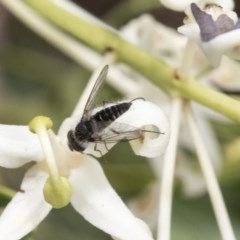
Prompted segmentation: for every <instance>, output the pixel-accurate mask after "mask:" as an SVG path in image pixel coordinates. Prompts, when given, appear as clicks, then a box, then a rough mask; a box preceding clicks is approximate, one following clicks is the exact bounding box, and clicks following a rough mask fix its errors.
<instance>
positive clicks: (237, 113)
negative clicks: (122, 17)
mask: <svg viewBox="0 0 240 240" xmlns="http://www.w3.org/2000/svg"><path fill="white" fill-rule="evenodd" d="M0 1H6V0H0ZM59 1H61V0H59ZM24 2H26V3H27V4H29V6H31V7H32V8H33V9H35V11H37V12H38V13H39V14H41V15H42V16H43V17H45V18H47V19H48V20H49V21H51V22H52V23H54V24H56V25H57V26H59V27H60V28H61V29H63V30H65V31H67V32H68V33H70V34H72V35H74V36H75V37H77V38H79V39H81V40H82V41H83V42H85V43H86V44H87V45H89V46H90V47H91V48H93V49H95V50H97V51H98V52H100V53H103V52H104V50H105V49H109V48H111V49H113V50H114V51H115V53H116V55H117V57H118V60H119V61H122V62H124V63H126V64H128V65H129V66H131V67H133V68H135V69H136V70H138V71H139V72H140V73H142V74H143V75H144V76H146V77H147V78H149V79H150V80H151V81H152V82H153V83H155V84H156V85H158V86H159V87H161V88H162V89H163V90H166V91H174V92H175V93H177V94H178V95H181V96H183V97H185V98H188V99H192V100H194V101H197V102H199V103H201V104H203V105H205V106H207V107H209V108H212V109H213V110H215V111H217V112H219V113H222V114H224V115H225V116H227V117H229V118H230V119H232V120H234V121H236V122H238V123H240V104H239V102H238V101H237V100H235V99H233V98H230V97H227V96H226V95H224V94H222V93H219V92H217V91H214V90H212V89H210V88H209V87H207V86H204V85H202V84H200V83H198V82H197V81H195V80H193V79H191V78H189V77H184V78H181V79H177V78H176V70H175V69H173V68H171V67H169V66H167V65H166V64H165V63H164V62H162V61H161V60H159V59H158V58H157V57H154V56H152V55H151V54H149V53H147V52H145V51H144V50H142V49H140V48H138V47H136V46H134V45H132V44H130V43H128V42H126V41H125V40H123V39H122V38H121V37H120V36H119V34H118V33H116V32H114V31H111V30H109V28H105V27H103V26H102V25H100V24H98V23H96V22H93V21H90V22H89V21H87V20H86V19H83V18H82V17H81V16H79V15H76V14H72V13H71V12H69V11H67V10H65V9H63V8H62V7H59V4H58V5H56V4H55V2H54V1H50V0H41V1H38V0H24Z"/></svg>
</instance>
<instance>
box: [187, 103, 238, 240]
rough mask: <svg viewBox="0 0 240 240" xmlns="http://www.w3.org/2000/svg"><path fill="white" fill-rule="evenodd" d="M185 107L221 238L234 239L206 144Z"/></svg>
mask: <svg viewBox="0 0 240 240" xmlns="http://www.w3.org/2000/svg"><path fill="white" fill-rule="evenodd" d="M185 107H186V108H185V114H186V118H187V121H188V125H189V128H190V132H191V135H192V138H193V142H194V145H195V148H196V151H197V155H198V158H199V162H200V165H201V168H202V171H203V175H204V178H205V181H206V185H207V189H208V193H209V196H210V199H211V202H212V206H213V210H214V213H215V216H216V219H217V223H218V226H219V229H220V232H221V235H222V239H224V240H235V239H236V237H235V235H234V232H233V228H232V225H231V222H230V219H229V216H228V213H227V209H226V206H225V203H224V199H223V196H222V193H221V190H220V187H219V185H218V182H217V178H216V175H215V173H214V170H213V166H212V164H211V159H210V157H209V154H208V152H207V150H206V146H205V145H204V140H203V138H202V136H201V134H200V132H199V129H198V127H197V123H196V120H195V118H194V115H193V112H192V110H191V108H190V106H189V105H186V106H185Z"/></svg>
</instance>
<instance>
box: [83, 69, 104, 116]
mask: <svg viewBox="0 0 240 240" xmlns="http://www.w3.org/2000/svg"><path fill="white" fill-rule="evenodd" d="M107 73H108V65H105V66H104V67H103V69H102V70H101V72H100V74H99V75H98V78H97V80H96V82H95V84H94V86H93V89H92V91H91V93H90V95H89V97H88V100H87V103H86V106H85V108H84V114H85V113H87V112H89V111H91V110H92V109H93V108H94V105H95V100H96V98H97V95H98V94H99V92H100V90H101V89H102V87H103V84H104V81H105V79H106V77H107Z"/></svg>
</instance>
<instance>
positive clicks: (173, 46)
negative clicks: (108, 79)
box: [121, 14, 221, 197]
mask: <svg viewBox="0 0 240 240" xmlns="http://www.w3.org/2000/svg"><path fill="white" fill-rule="evenodd" d="M121 34H122V35H123V36H124V37H125V38H126V39H128V40H129V39H130V41H131V42H132V43H134V44H137V45H139V46H141V47H143V48H144V49H146V50H147V51H149V52H151V53H154V55H156V56H157V57H159V58H161V59H163V60H164V61H166V62H167V63H169V64H170V65H172V66H174V67H178V66H179V62H180V61H181V59H182V58H183V52H184V48H185V45H186V39H184V38H183V37H182V36H180V35H179V34H178V33H177V32H176V31H174V30H173V29H171V28H168V27H166V26H164V25H162V24H161V23H158V22H157V21H156V20H154V18H153V17H151V16H149V15H146V14H145V15H143V16H140V17H139V18H137V19H134V20H132V21H131V22H130V23H129V24H127V25H126V26H124V27H123V30H122V32H121ZM206 66H207V62H206V60H205V58H204V57H202V56H201V55H199V54H196V57H195V58H194V62H193V68H192V69H191V73H193V74H197V73H198V72H199V71H201V69H202V68H203V69H204V67H206ZM121 70H122V73H123V74H124V75H125V76H128V77H129V76H130V77H133V78H134V79H135V81H136V79H137V80H138V81H140V83H139V84H138V85H141V86H142V87H141V88H140V90H139V91H138V92H137V93H135V94H136V96H138V95H140V96H143V97H146V98H148V99H150V100H151V101H153V102H155V103H157V104H158V105H159V106H161V107H162V108H163V109H164V110H165V112H166V114H167V115H168V117H169V118H170V116H171V110H172V101H171V99H170V98H169V97H167V96H166V95H165V94H164V93H163V91H161V90H159V89H156V87H155V86H152V85H151V84H149V82H146V81H144V79H143V78H142V76H141V75H138V74H136V73H135V72H134V71H133V70H132V69H129V68H127V67H125V66H124V68H123V66H121ZM133 97H134V96H133ZM193 106H194V109H195V111H194V113H195V114H196V115H197V116H198V123H199V128H200V129H201V132H202V134H203V135H204V136H205V137H206V141H207V143H208V144H207V149H208V152H209V154H210V155H211V160H212V161H213V165H214V167H215V170H216V171H218V170H219V167H220V165H221V158H220V151H219V146H218V142H217V140H216V137H215V135H214V133H213V130H212V128H211V127H210V125H209V123H208V121H207V118H208V117H209V112H206V108H203V107H201V108H200V107H199V105H197V104H193ZM173 128H174V126H173ZM181 129H182V130H181V134H180V141H179V145H180V148H182V149H185V150H188V152H189V151H190V152H191V151H192V152H193V153H194V152H195V150H194V146H193V143H192V141H191V139H190V138H189V135H188V126H187V125H186V124H185V121H182V124H181ZM183 157H185V159H186V158H187V155H186V154H184V152H183V153H182V157H179V156H178V161H180V163H179V165H180V164H181V159H182V158H183ZM160 158H161V157H159V156H158V157H156V158H154V159H151V160H150V161H151V164H152V166H153V169H154V171H156V175H157V176H159V175H160V178H161V174H162V173H161V171H159V169H162V162H163V161H162V159H160ZM188 160H189V159H188ZM188 160H186V161H185V162H184V168H185V171H182V167H177V168H176V173H175V174H176V176H177V177H178V178H180V180H181V183H182V189H183V192H184V193H185V194H186V195H187V196H191V197H197V196H199V195H202V194H203V193H204V192H205V191H206V187H205V188H204V187H203V186H205V183H204V179H203V178H202V176H199V174H196V178H197V179H200V180H199V181H201V182H202V185H201V186H200V184H198V186H199V188H198V187H197V186H196V185H195V184H194V183H195V179H194V178H195V172H196V171H195V172H193V173H192V174H188V175H186V174H185V173H186V172H187V171H193V169H192V166H191V164H189V163H191V162H192V161H188ZM183 172H184V174H182V173H183ZM185 177H186V179H187V180H186V179H185ZM190 177H192V181H188V180H189V178H190Z"/></svg>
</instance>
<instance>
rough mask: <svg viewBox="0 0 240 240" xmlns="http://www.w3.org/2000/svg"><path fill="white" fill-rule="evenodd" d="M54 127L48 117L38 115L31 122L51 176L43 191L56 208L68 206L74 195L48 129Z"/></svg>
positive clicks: (31, 128) (30, 125)
mask: <svg viewBox="0 0 240 240" xmlns="http://www.w3.org/2000/svg"><path fill="white" fill-rule="evenodd" d="M51 127H52V121H51V119H50V118H48V117H44V116H37V117H35V118H34V119H33V120H32V121H31V122H30V123H29V129H30V131H32V132H33V133H36V134H37V135H38V138H39V141H40V143H41V146H42V150H43V152H44V155H45V160H46V162H47V165H48V169H49V174H50V177H49V178H48V179H47V181H46V183H45V185H44V189H43V193H44V197H45V200H46V202H48V203H49V204H51V205H52V207H54V208H61V207H64V206H66V205H67V204H68V203H69V202H70V199H71V196H72V188H71V185H70V183H69V181H68V179H66V178H65V177H62V176H60V174H59V171H58V167H57V163H56V159H55V156H54V152H53V149H52V145H51V142H50V139H49V133H48V130H49V129H50V128H51Z"/></svg>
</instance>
